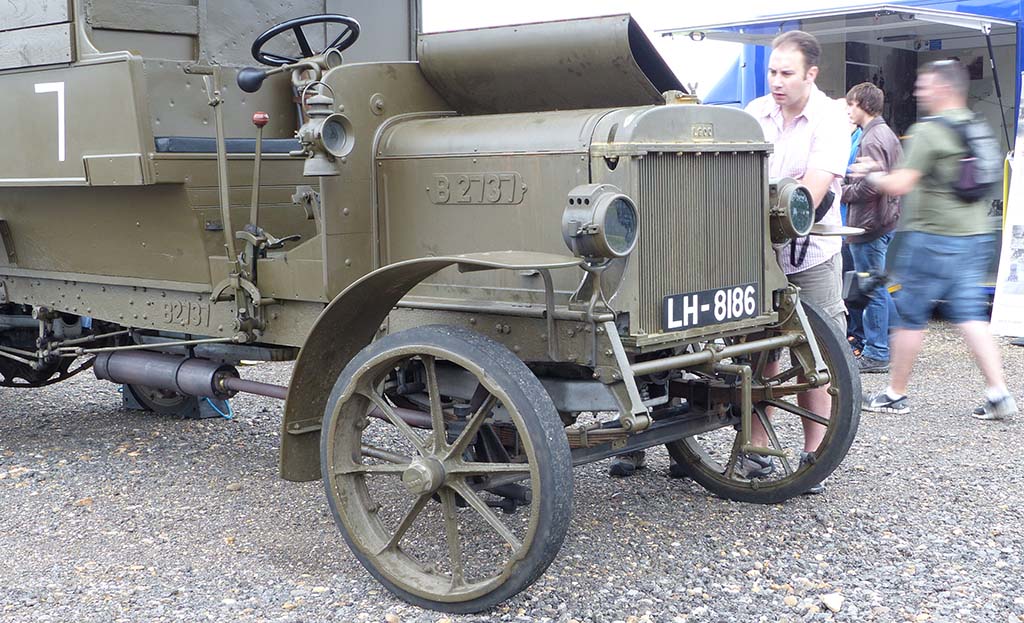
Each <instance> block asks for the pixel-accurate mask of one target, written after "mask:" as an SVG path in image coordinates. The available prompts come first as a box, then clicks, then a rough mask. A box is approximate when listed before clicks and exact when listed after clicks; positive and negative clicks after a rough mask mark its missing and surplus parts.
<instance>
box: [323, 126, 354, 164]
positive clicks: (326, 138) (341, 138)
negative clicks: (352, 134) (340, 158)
mask: <svg viewBox="0 0 1024 623" xmlns="http://www.w3.org/2000/svg"><path fill="white" fill-rule="evenodd" d="M320 140H322V141H323V144H324V149H326V150H327V151H328V152H330V153H331V154H332V155H335V156H337V155H339V154H341V153H342V152H343V151H344V149H345V141H347V140H348V134H347V133H346V132H345V126H343V125H342V124H341V122H340V121H338V120H337V119H327V120H326V121H324V124H323V126H321V128H320Z"/></svg>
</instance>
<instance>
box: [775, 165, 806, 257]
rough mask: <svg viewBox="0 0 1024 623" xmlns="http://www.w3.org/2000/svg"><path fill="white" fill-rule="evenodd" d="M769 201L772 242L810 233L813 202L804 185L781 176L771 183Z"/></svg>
mask: <svg viewBox="0 0 1024 623" xmlns="http://www.w3.org/2000/svg"><path fill="white" fill-rule="evenodd" d="M770 201H771V210H770V212H769V214H770V216H771V218H770V219H769V222H770V223H771V234H772V242H785V241H786V240H789V239H790V238H800V237H802V236H806V235H807V234H809V233H811V227H812V226H813V225H814V202H813V200H812V199H811V191H809V190H807V187H806V186H804V185H802V184H800V183H798V182H797V181H796V180H794V179H792V178H789V177H786V178H782V179H780V180H778V181H776V182H774V183H772V184H771V190H770Z"/></svg>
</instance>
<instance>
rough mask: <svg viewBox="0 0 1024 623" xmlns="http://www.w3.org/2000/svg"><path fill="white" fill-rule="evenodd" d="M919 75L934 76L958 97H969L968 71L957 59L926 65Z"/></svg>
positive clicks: (922, 67)
mask: <svg viewBox="0 0 1024 623" xmlns="http://www.w3.org/2000/svg"><path fill="white" fill-rule="evenodd" d="M917 73H918V75H920V74H932V75H934V76H935V77H936V78H938V79H939V81H940V82H942V83H943V84H946V85H949V86H950V87H951V88H952V89H953V91H954V92H956V94H957V95H959V96H961V97H967V82H968V77H967V69H966V68H964V66H963V65H961V64H960V61H958V60H956V59H952V58H950V59H946V60H944V61H932V62H930V63H925V64H924V65H922V66H921V69H919V70H918V71H917Z"/></svg>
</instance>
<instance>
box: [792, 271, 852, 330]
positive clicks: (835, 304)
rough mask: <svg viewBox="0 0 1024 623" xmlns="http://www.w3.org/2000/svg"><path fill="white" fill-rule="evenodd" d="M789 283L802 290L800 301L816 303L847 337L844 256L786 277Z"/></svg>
mask: <svg viewBox="0 0 1024 623" xmlns="http://www.w3.org/2000/svg"><path fill="white" fill-rule="evenodd" d="M786 277H787V278H789V282H790V283H792V284H793V285H795V286H797V287H799V288H800V300H803V301H810V302H812V303H816V304H817V305H818V307H820V308H821V309H822V310H824V312H825V315H826V316H829V317H831V318H832V319H833V320H835V321H836V322H837V323H839V326H840V328H841V329H842V334H843V335H846V303H844V302H843V265H842V255H841V254H839V253H837V254H835V255H833V256H832V257H831V258H829V259H828V260H826V261H824V262H822V263H821V264H818V265H817V266H812V267H810V268H808V269H807V270H802V271H800V272H798V273H792V274H790V275H786Z"/></svg>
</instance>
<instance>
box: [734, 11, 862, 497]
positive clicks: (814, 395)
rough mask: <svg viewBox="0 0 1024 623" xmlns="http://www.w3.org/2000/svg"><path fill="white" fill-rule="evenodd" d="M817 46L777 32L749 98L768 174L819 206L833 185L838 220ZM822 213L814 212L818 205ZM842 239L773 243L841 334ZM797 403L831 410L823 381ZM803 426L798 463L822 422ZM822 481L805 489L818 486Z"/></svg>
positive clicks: (834, 128)
mask: <svg viewBox="0 0 1024 623" xmlns="http://www.w3.org/2000/svg"><path fill="white" fill-rule="evenodd" d="M820 58H821V46H820V45H819V43H818V40H817V39H815V38H814V36H813V35H810V34H808V33H805V32H802V31H799V30H794V31H789V32H786V33H783V34H781V35H779V36H778V37H776V38H775V40H774V41H773V42H772V53H771V57H770V58H769V60H768V86H769V87H770V89H771V93H770V94H769V95H765V96H763V97H759V98H757V99H755V100H754V101H752V102H750V104H748V105H747V107H746V111H747V112H748V113H750V114H751V115H753V116H754V118H755V119H757V121H758V123H760V125H761V128H762V130H764V135H765V139H766V140H767V141H768V142H770V143H772V144H773V145H774V146H775V151H774V153H772V155H771V157H770V159H769V161H768V168H769V175H770V177H771V178H772V179H778V178H781V177H792V178H794V179H797V180H799V181H800V183H802V184H803V185H804V186H806V187H807V189H808V190H810V191H811V197H812V198H813V200H814V205H816V206H820V205H821V204H822V202H823V201H824V200H826V199H827V197H828V195H829V192H830V191H831V193H832V203H831V208H829V209H828V211H827V212H825V214H824V216H823V217H822V218H821V219H820V221H819V222H821V223H823V224H825V225H841V224H842V220H841V216H840V213H839V198H840V195H841V188H840V183H841V181H842V179H843V176H844V175H845V174H846V165H847V160H848V159H849V155H850V136H849V134H848V132H847V128H848V123H847V118H846V113H845V110H844V109H843V107H841V106H839V105H837V104H836V103H835V102H834V101H833V100H832V99H831V98H829V97H828V96H827V95H825V94H824V93H822V92H821V91H820V90H819V89H818V87H817V86H815V84H814V81H815V79H816V78H817V76H818V62H819V59H820ZM819 213H820V212H819ZM841 251H842V239H841V238H840V237H838V236H828V237H824V236H807V237H804V238H799V239H795V240H791V241H789V242H787V243H785V244H783V245H779V246H777V247H776V249H775V252H776V254H777V256H778V259H779V265H780V266H782V270H783V271H784V272H785V273H786V275H787V277H788V278H789V281H790V283H793V284H794V285H797V286H799V287H800V299H801V300H804V301H810V302H812V303H815V304H817V305H818V306H819V307H821V308H822V309H823V310H824V312H825V314H826V315H827V316H830V317H832V318H833V319H834V320H835V321H836V323H838V324H839V325H840V327H841V330H842V334H843V335H845V334H846V306H845V305H844V303H843V297H842V257H841ZM777 373H778V362H777V361H773V362H771V363H769V364H768V366H767V367H766V369H765V373H764V375H765V376H766V377H770V376H772V375H774V374H777ZM797 401H798V403H799V404H800V406H802V407H804V408H805V409H808V410H810V411H813V412H814V413H817V414H819V415H823V416H827V415H828V414H830V413H831V411H832V400H831V397H830V396H829V395H828V391H827V388H819V389H815V390H812V391H808V392H805V393H803V394H800V395H799V396H798V397H797ZM801 421H802V423H803V428H804V451H803V452H802V453H801V457H800V463H801V465H804V464H806V463H808V462H812V461H813V460H814V452H815V451H816V450H817V448H818V445H819V444H820V443H821V440H822V438H823V437H824V435H825V432H826V429H825V427H824V426H821V425H820V424H816V423H814V422H810V421H808V420H801ZM751 436H752V441H753V443H754V444H757V445H761V446H769V445H770V444H769V441H768V436H767V434H766V433H765V430H764V428H763V427H762V426H761V424H760V422H759V421H758V420H757V419H756V418H755V420H754V426H753V428H752V430H751ZM738 467H739V468H741V469H743V470H744V471H745V473H746V475H747V477H749V478H758V477H762V478H763V477H765V476H767V475H768V474H770V473H772V471H774V469H775V464H774V462H773V461H772V459H771V458H770V457H767V456H761V455H753V454H749V455H746V456H744V457H742V458H741V461H740V465H739V466H738ZM822 491H824V487H823V486H822V485H817V486H816V487H812V489H810V490H809V491H808V493H821V492H822Z"/></svg>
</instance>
